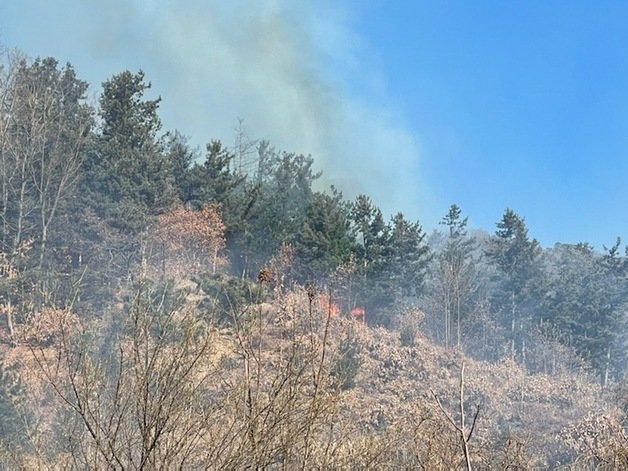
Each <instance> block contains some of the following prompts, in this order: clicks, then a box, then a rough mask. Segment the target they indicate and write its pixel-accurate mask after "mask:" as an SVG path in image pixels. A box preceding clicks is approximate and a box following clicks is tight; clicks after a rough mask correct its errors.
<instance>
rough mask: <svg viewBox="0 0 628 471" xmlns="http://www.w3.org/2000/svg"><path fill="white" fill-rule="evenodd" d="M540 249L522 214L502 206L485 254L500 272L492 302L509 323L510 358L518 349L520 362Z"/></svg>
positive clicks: (514, 355)
mask: <svg viewBox="0 0 628 471" xmlns="http://www.w3.org/2000/svg"><path fill="white" fill-rule="evenodd" d="M540 253H541V249H540V246H539V243H538V242H537V241H536V239H530V238H529V237H528V229H527V228H526V226H525V221H524V220H523V218H521V217H520V216H519V215H518V214H516V213H515V212H514V211H513V210H511V209H506V211H505V212H504V214H503V216H502V219H501V220H500V221H499V222H498V223H497V231H496V232H495V236H493V237H492V238H491V239H490V241H489V245H488V248H487V250H486V255H487V256H488V258H489V260H490V261H491V262H492V263H493V265H494V266H495V267H496V268H497V271H498V272H499V273H500V274H501V279H500V281H499V282H498V286H499V288H500V291H499V292H498V295H497V296H496V297H495V303H496V306H497V308H498V310H499V312H500V313H501V316H502V319H503V321H504V322H505V323H506V324H508V325H509V326H510V357H511V359H512V360H513V361H514V360H515V359H516V358H517V353H519V354H520V358H521V361H522V363H523V364H524V365H525V361H526V344H525V335H524V334H525V330H524V329H525V328H526V327H529V325H530V323H529V321H530V319H531V316H532V313H533V312H534V311H535V309H534V304H535V303H536V302H537V301H538V298H537V297H535V294H536V293H535V292H534V288H535V282H538V281H539V279H540V276H541V273H540V267H539V265H538V264H537V263H536V262H537V258H538V256H539V255H540ZM517 350H518V352H517Z"/></svg>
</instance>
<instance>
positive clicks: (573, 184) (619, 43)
mask: <svg viewBox="0 0 628 471" xmlns="http://www.w3.org/2000/svg"><path fill="white" fill-rule="evenodd" d="M626 24H628V2H619V1H617V2H605V1H599V2H590V1H564V2H560V1H551V2H548V1H526V2H504V1H477V2H476V1H473V2H472V1H462V0H461V1H436V0H434V1H429V2H428V1H410V0H408V1H395V0H386V1H384V0H370V1H362V0H336V1H332V0H320V1H316V2H311V1H305V0H303V1H298V0H230V1H229V0H223V1H219V0H178V1H175V0H150V1H149V0H144V1H141V0H108V1H104V0H101V1H92V0H59V1H55V2H51V1H48V0H0V44H2V45H4V46H5V47H8V48H18V49H20V50H21V51H23V52H24V53H25V54H27V55H28V56H30V57H37V56H48V55H52V56H54V57H56V58H57V59H58V60H59V61H60V62H61V63H65V62H70V63H72V64H73V65H74V66H75V68H76V70H77V73H78V75H79V77H81V78H83V79H85V80H87V81H88V82H90V83H91V84H92V88H91V93H92V95H93V97H96V96H97V95H98V93H99V92H100V84H101V83H102V82H103V81H104V80H106V79H107V78H108V77H109V76H111V75H112V74H114V73H117V72H120V71H122V70H124V69H130V70H132V71H137V70H138V69H143V70H144V71H145V72H146V76H147V79H148V80H150V81H151V82H152V83H153V91H154V93H155V94H156V95H160V96H161V97H162V99H163V103H162V107H161V115H162V118H163V121H164V128H165V129H178V130H179V131H181V132H182V133H184V134H186V135H188V136H190V138H191V141H192V142H193V143H195V144H198V145H199V146H202V145H203V144H204V143H206V142H208V141H209V140H210V139H215V138H218V139H221V140H223V141H224V142H225V143H227V144H229V145H231V144H233V142H234V138H235V137H234V136H235V132H234V129H235V128H236V127H237V125H238V119H243V120H244V126H245V128H246V130H247V131H248V133H249V134H250V136H251V138H265V139H269V140H270V141H271V142H272V143H273V144H275V145H276V146H277V147H279V148H282V149H285V150H289V151H295V152H302V153H311V154H312V155H313V156H314V157H315V159H316V161H317V165H318V167H319V168H320V169H322V170H323V171H324V174H325V180H324V182H323V183H324V184H325V185H329V184H335V185H337V186H339V187H340V188H341V189H342V190H343V191H344V193H345V195H346V196H347V197H349V198H350V197H353V196H355V195H356V194H357V193H366V194H368V195H370V196H371V197H372V198H373V200H374V201H375V203H376V204H378V205H379V206H380V207H381V208H382V209H383V210H384V212H385V213H386V214H391V213H392V212H394V211H398V210H400V211H403V212H404V213H405V214H406V215H407V216H408V217H410V218H411V219H418V220H419V221H420V222H421V223H422V224H423V226H424V228H425V229H426V230H428V231H430V230H432V229H434V228H437V227H438V225H437V223H438V220H439V219H440V218H441V217H442V216H443V215H444V214H445V213H446V212H447V209H448V207H449V205H450V204H452V203H456V204H458V205H459V206H461V208H462V209H463V212H464V213H465V214H466V215H468V216H469V221H470V225H471V226H472V227H478V228H483V229H485V230H487V231H489V232H493V231H494V229H495V223H496V222H497V221H498V220H499V219H500V217H501V214H502V213H503V210H504V209H505V208H506V207H511V208H512V209H514V210H515V211H517V212H518V213H519V214H520V215H522V216H523V217H524V218H525V219H526V222H527V224H528V227H529V230H530V235H531V236H533V237H536V238H537V239H539V240H540V241H541V243H542V244H543V245H544V246H551V245H553V244H554V243H555V242H566V243H575V242H580V241H587V242H590V243H591V244H593V245H594V246H595V247H596V248H598V249H601V247H602V244H605V245H612V243H613V242H614V240H615V237H616V236H624V237H626V242H628V217H627V216H628V185H627V182H628V52H627V51H628V27H626Z"/></svg>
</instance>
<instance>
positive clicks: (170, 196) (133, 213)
mask: <svg viewBox="0 0 628 471" xmlns="http://www.w3.org/2000/svg"><path fill="white" fill-rule="evenodd" d="M150 86H151V85H150V83H146V82H145V81H144V73H143V72H141V71H140V72H138V73H137V74H132V73H131V72H129V71H125V72H122V73H120V74H118V75H114V76H113V77H112V78H111V79H110V80H108V81H106V82H105V83H104V84H103V93H102V95H101V97H100V112H99V113H100V118H101V120H102V125H101V132H100V135H99V136H98V137H97V139H96V140H95V143H94V146H93V149H92V150H91V152H90V155H89V159H88V161H87V168H86V172H85V178H84V179H83V185H84V188H85V194H86V196H87V197H88V204H89V206H91V207H92V208H94V210H95V212H96V214H97V215H98V216H100V217H102V218H104V219H105V220H106V221H107V223H108V224H109V225H110V226H111V227H112V228H114V229H116V230H118V231H120V232H122V233H126V234H138V233H139V232H140V231H142V230H143V229H144V228H145V227H146V225H147V223H148V221H149V219H150V216H151V215H155V214H158V213H160V212H163V211H164V210H166V209H167V208H168V207H169V206H171V205H172V203H173V202H174V201H175V197H176V192H175V188H174V182H173V175H172V168H171V166H170V165H169V162H168V159H167V156H166V155H165V153H164V149H163V145H162V144H161V142H160V139H159V138H158V135H157V133H158V131H159V130H160V128H161V121H160V119H159V116H158V114H157V110H158V107H159V102H160V99H159V98H157V99H155V100H146V99H144V94H145V92H146V91H147V90H149V89H150Z"/></svg>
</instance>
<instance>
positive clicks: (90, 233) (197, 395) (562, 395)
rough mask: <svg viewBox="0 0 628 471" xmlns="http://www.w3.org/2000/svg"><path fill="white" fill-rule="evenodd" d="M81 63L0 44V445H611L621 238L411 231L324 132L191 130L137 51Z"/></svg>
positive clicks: (137, 449) (621, 398) (85, 451)
mask: <svg viewBox="0 0 628 471" xmlns="http://www.w3.org/2000/svg"><path fill="white" fill-rule="evenodd" d="M94 86H95V84H87V83H86V82H84V81H82V80H81V79H80V77H78V76H77V74H76V72H75V71H74V69H73V68H72V66H70V65H65V66H63V65H61V64H59V63H58V62H57V60H55V59H53V58H46V59H36V60H30V59H27V58H23V57H20V56H19V55H10V56H6V57H5V58H4V61H3V67H2V73H1V76H0V191H1V199H0V217H1V220H0V244H1V245H0V443H1V447H0V463H1V466H0V467H2V468H6V469H14V468H16V469H36V468H39V469H61V468H77V469H85V468H96V469H100V468H104V469H127V468H131V469H154V468H164V469H171V468H179V467H184V468H203V469H206V468H215V469H242V468H256V469H258V468H282V469H293V468H317V469H318V468H331V469H336V468H341V469H343V468H346V469H353V468H382V467H385V466H391V467H394V468H413V469H414V468H417V469H456V468H461V469H471V468H472V467H480V468H485V469H486V468H490V469H528V468H533V467H538V468H556V467H560V466H565V467H569V466H581V467H584V468H595V467H600V468H604V469H620V468H627V467H628V388H627V386H626V375H627V370H628V362H627V355H628V329H627V324H628V252H626V251H625V249H624V247H623V246H622V244H621V240H620V239H617V241H616V242H615V243H613V244H611V245H610V247H605V248H603V250H594V249H593V247H591V246H590V245H589V244H587V243H586V242H582V243H580V244H576V245H572V244H556V245H555V246H554V247H552V248H542V247H541V246H540V245H539V243H538V242H537V241H536V240H535V239H534V237H533V235H532V234H529V233H528V229H527V227H526V224H525V219H524V217H523V215H520V214H517V212H515V211H514V210H512V209H508V208H507V209H505V210H504V212H503V214H501V215H496V217H495V219H496V226H495V228H484V229H485V230H477V229H472V228H470V227H469V226H468V219H467V215H466V214H464V213H463V211H462V209H461V208H460V207H458V206H457V205H455V204H454V205H452V206H451V207H450V209H449V211H448V212H447V213H446V214H444V215H443V219H442V222H441V226H440V230H439V231H433V232H432V233H430V234H426V232H425V230H424V228H423V227H422V226H421V224H420V223H419V221H413V220H409V219H408V218H407V217H406V216H404V215H403V214H401V213H398V214H393V215H386V214H383V213H382V211H381V210H380V209H379V208H378V206H377V202H376V201H372V200H371V199H370V198H369V196H368V195H360V196H358V197H357V198H355V199H354V200H348V199H346V198H345V197H344V196H343V194H342V192H341V191H339V190H338V189H336V188H333V187H332V188H328V189H323V190H322V189H320V187H319V181H320V178H321V173H320V172H319V171H318V170H317V169H316V160H315V159H316V156H304V155H299V154H295V153H291V152H290V151H289V150H280V149H276V148H275V147H273V145H272V143H269V142H266V141H263V140H254V139H253V138H251V137H249V136H246V135H244V134H241V135H239V136H237V139H236V142H237V145H235V146H233V147H231V146H229V145H225V144H224V143H222V142H219V141H217V140H212V136H200V138H202V139H206V140H207V141H208V144H207V145H206V147H205V149H203V150H202V151H199V150H198V149H196V148H195V147H193V146H192V145H191V144H190V143H189V141H188V139H187V138H186V137H185V136H184V135H183V134H181V133H180V132H177V131H174V130H164V129H162V126H161V121H160V117H159V104H160V99H159V98H155V97H151V96H150V95H151V93H150V81H149V78H147V77H145V76H144V74H143V73H142V72H129V71H124V72H121V73H118V74H115V75H112V77H111V78H110V79H109V80H108V81H106V82H105V83H104V84H102V89H98V90H97V92H98V93H99V99H98V102H97V103H92V102H90V101H89V100H87V98H86V97H87V96H88V87H94ZM90 90H91V88H90ZM195 138H197V139H198V138H199V136H195ZM391 151H394V150H391ZM341 157H342V156H338V158H341ZM355 178H359V172H357V173H356V176H355ZM388 183H389V182H382V184H388Z"/></svg>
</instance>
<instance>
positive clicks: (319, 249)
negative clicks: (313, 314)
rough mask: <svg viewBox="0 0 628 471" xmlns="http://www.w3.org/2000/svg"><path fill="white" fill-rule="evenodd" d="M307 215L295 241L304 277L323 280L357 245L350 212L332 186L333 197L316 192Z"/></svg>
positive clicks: (307, 209) (345, 259)
mask: <svg viewBox="0 0 628 471" xmlns="http://www.w3.org/2000/svg"><path fill="white" fill-rule="evenodd" d="M305 214H306V218H305V221H304V223H303V228H302V230H301V231H299V232H298V233H297V234H296V237H295V241H294V245H295V249H296V252H297V256H298V258H299V263H300V264H301V266H302V268H301V270H300V271H301V278H302V279H303V280H306V279H310V280H320V279H323V278H325V277H327V276H329V275H330V274H331V273H332V272H333V270H334V269H335V268H336V267H338V266H339V265H340V264H342V263H344V262H346V261H347V260H348V258H349V256H350V255H351V252H352V249H353V246H354V244H353V239H352V237H351V233H350V225H349V213H348V209H347V205H346V204H345V203H344V202H343V200H342V194H341V193H340V192H339V191H337V190H336V189H335V188H333V187H332V189H331V194H325V193H318V192H317V193H314V195H313V196H312V200H311V202H310V204H309V205H308V207H307V208H306V211H305Z"/></svg>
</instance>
